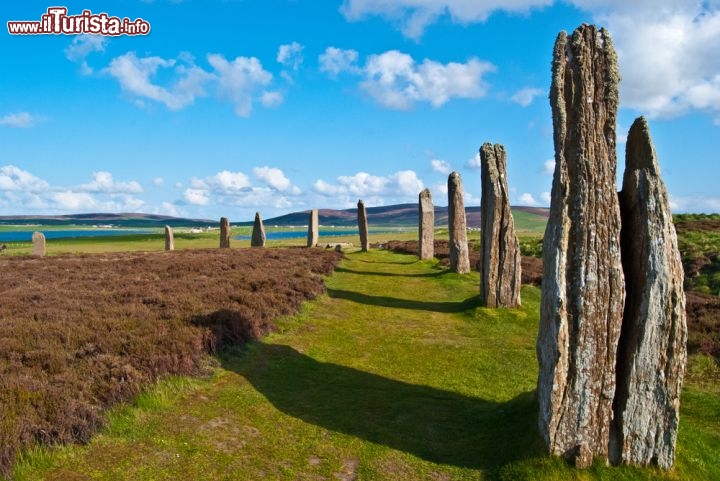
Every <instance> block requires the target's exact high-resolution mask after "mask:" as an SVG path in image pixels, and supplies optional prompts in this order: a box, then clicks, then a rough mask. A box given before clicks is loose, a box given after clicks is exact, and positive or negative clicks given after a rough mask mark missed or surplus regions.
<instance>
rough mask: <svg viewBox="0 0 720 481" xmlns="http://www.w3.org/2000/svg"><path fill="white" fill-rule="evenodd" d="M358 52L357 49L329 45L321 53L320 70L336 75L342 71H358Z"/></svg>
mask: <svg viewBox="0 0 720 481" xmlns="http://www.w3.org/2000/svg"><path fill="white" fill-rule="evenodd" d="M357 61H358V53H357V51H356V50H343V49H340V48H337V47H328V48H326V49H325V52H324V53H322V54H320V56H319V57H318V62H319V63H320V71H321V72H326V73H329V74H330V75H331V76H333V77H335V76H337V75H338V74H340V73H342V72H357V71H358V67H357Z"/></svg>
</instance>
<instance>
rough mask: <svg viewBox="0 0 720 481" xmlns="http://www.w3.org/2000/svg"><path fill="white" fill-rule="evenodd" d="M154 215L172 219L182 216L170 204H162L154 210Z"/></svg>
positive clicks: (175, 207)
mask: <svg viewBox="0 0 720 481" xmlns="http://www.w3.org/2000/svg"><path fill="white" fill-rule="evenodd" d="M155 213H156V214H160V215H170V216H173V217H180V216H181V215H182V213H181V212H180V210H178V208H177V206H176V205H175V204H173V203H172V202H163V203H162V204H161V206H160V208H158V209H155Z"/></svg>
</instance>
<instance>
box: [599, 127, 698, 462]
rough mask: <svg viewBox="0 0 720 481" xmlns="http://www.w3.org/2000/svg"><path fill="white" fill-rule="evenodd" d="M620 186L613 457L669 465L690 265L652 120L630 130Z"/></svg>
mask: <svg viewBox="0 0 720 481" xmlns="http://www.w3.org/2000/svg"><path fill="white" fill-rule="evenodd" d="M625 155H626V157H625V175H624V177H623V188H622V192H620V207H621V215H622V233H621V242H622V244H621V246H622V259H623V268H624V271H625V285H626V290H627V297H626V300H625V313H624V316H623V323H622V333H621V335H620V344H619V347H618V362H617V392H616V395H615V405H614V407H615V422H614V425H613V427H614V429H613V444H612V445H611V455H612V461H613V462H614V463H620V462H622V463H628V464H639V465H648V464H651V463H656V464H657V465H658V466H660V467H662V468H665V469H668V468H670V467H671V466H672V465H673V461H674V459H675V441H676V440H677V430H678V421H679V415H680V412H679V411H680V391H681V388H682V382H683V377H684V374H685V362H686V360H687V348H686V341H687V324H686V320H685V292H684V290H683V277H684V276H683V266H682V262H681V260H680V252H679V250H678V243H677V237H676V234H675V226H674V225H673V219H672V214H671V213H670V206H669V203H668V195H667V191H666V189H665V184H664V183H663V181H662V178H661V177H660V167H659V166H658V162H657V157H656V154H655V148H654V147H653V144H652V140H651V139H650V131H649V129H648V125H647V122H646V121H645V119H644V118H642V117H640V118H638V119H637V120H635V123H633V125H632V127H631V128H630V133H629V134H628V138H627V144H626V154H625Z"/></svg>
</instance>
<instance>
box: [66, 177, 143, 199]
mask: <svg viewBox="0 0 720 481" xmlns="http://www.w3.org/2000/svg"><path fill="white" fill-rule="evenodd" d="M92 177H93V180H92V181H91V182H89V183H87V184H83V185H81V186H80V190H81V191H84V192H102V193H105V194H119V193H125V194H136V193H139V192H142V191H143V189H142V187H141V186H140V184H139V183H138V182H136V181H134V180H132V181H130V182H115V180H114V179H113V176H112V174H111V173H110V172H93V174H92Z"/></svg>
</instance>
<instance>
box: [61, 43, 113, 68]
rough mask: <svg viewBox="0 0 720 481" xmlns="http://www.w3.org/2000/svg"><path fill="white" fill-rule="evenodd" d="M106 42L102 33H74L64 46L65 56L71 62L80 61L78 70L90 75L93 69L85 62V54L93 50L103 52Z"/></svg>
mask: <svg viewBox="0 0 720 481" xmlns="http://www.w3.org/2000/svg"><path fill="white" fill-rule="evenodd" d="M107 42H108V40H107V37H104V36H102V35H87V34H82V35H76V36H75V37H73V39H72V42H70V45H68V46H67V47H66V48H65V57H66V58H67V59H68V60H70V61H71V62H76V63H80V71H81V72H82V73H83V74H85V75H90V74H91V73H93V69H92V68H91V67H90V66H89V65H88V63H87V60H86V59H87V56H88V55H90V54H91V53H93V52H104V51H105V46H106V45H107Z"/></svg>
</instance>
